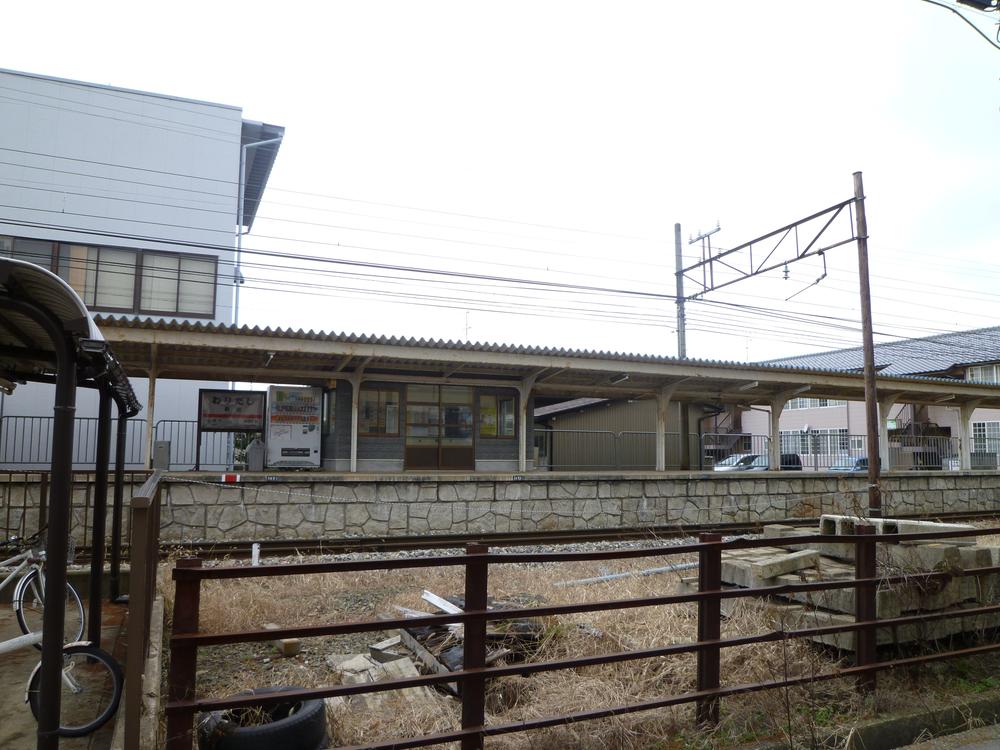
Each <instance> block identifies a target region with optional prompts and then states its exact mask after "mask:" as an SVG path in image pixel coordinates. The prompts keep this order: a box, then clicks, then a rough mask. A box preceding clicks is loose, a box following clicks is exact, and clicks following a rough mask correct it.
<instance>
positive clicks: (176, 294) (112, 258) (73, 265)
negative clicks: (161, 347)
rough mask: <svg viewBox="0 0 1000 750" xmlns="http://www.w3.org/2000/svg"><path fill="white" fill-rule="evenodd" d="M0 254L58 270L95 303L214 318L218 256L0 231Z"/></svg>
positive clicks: (130, 310) (124, 309) (100, 307)
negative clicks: (35, 237) (53, 239)
mask: <svg viewBox="0 0 1000 750" xmlns="http://www.w3.org/2000/svg"><path fill="white" fill-rule="evenodd" d="M0 256H3V257H10V258H16V259H17V260H24V261H28V262H29V263H34V264H36V265H39V266H42V267H43V268H45V269H47V270H50V271H54V272H55V273H57V274H58V275H59V276H60V277H62V279H64V280H65V281H66V283H68V284H69V285H70V286H71V287H73V289H75V290H76V292H77V294H79V295H80V298H81V299H82V300H83V303H84V304H85V305H87V306H88V307H90V308H93V309H97V310H111V311H115V312H128V313H135V312H146V313H160V314H166V315H181V316H189V317H204V318H211V317H214V315H215V287H216V281H217V275H218V273H217V264H218V259H217V258H216V257H215V256H214V255H183V254H178V253H164V252H150V251H141V250H134V249H132V248H119V247H94V246H91V245H74V244H69V243H56V242H50V241H48V240H33V239H24V238H21V237H0Z"/></svg>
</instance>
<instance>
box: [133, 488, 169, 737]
mask: <svg viewBox="0 0 1000 750" xmlns="http://www.w3.org/2000/svg"><path fill="white" fill-rule="evenodd" d="M162 479H163V474H162V473H161V472H159V471H155V472H153V474H151V475H150V477H149V479H147V480H146V483H145V484H143V485H142V488H141V489H140V490H139V492H138V494H137V495H135V496H133V497H132V503H131V513H130V518H131V533H130V537H129V539H130V545H129V560H130V564H131V568H130V570H129V595H128V646H127V653H126V660H125V686H126V689H125V747H126V748H127V750H139V732H140V722H141V718H142V696H143V691H142V689H141V687H142V677H143V671H144V669H145V665H146V657H147V656H148V655H149V634H150V625H151V615H152V611H153V599H154V598H155V595H156V570H157V565H158V563H159V561H160V483H161V481H162ZM149 720H150V721H155V720H156V717H149Z"/></svg>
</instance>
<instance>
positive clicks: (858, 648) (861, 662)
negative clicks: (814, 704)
mask: <svg viewBox="0 0 1000 750" xmlns="http://www.w3.org/2000/svg"><path fill="white" fill-rule="evenodd" d="M854 533H855V534H858V535H859V536H860V537H863V538H860V539H858V540H857V541H856V542H855V543H854V577H855V579H859V578H875V576H876V575H877V574H878V572H877V566H876V563H875V547H876V545H875V527H874V526H871V525H868V524H859V525H858V526H856V527H855V529H854ZM877 616H878V613H877V611H876V608H875V584H874V583H861V584H858V585H857V586H856V587H855V589H854V621H855V622H874V620H875V618H876V617H877ZM875 637H876V633H875V626H874V625H866V626H865V627H863V628H860V629H859V630H857V631H856V635H855V643H854V647H855V648H854V654H855V662H856V664H857V666H859V667H864V666H868V665H869V664H874V663H875V662H876V661H878V656H877V654H876V651H875V646H876V640H875ZM857 690H858V692H859V693H861V694H869V693H872V692H874V691H875V673H874V672H866V673H865V674H862V675H860V676H859V677H858V681H857Z"/></svg>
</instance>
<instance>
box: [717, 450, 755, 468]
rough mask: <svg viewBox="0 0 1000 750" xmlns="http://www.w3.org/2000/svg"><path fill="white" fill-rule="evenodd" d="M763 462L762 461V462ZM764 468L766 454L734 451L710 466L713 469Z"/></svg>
mask: <svg viewBox="0 0 1000 750" xmlns="http://www.w3.org/2000/svg"><path fill="white" fill-rule="evenodd" d="M762 462H763V463H762ZM761 468H763V469H766V468H767V456H762V455H760V454H758V453H734V454H733V455H731V456H728V457H727V458H724V459H723V460H721V461H719V463H717V464H716V465H715V466H713V467H712V470H713V471H751V470H753V469H758V470H759V469H761Z"/></svg>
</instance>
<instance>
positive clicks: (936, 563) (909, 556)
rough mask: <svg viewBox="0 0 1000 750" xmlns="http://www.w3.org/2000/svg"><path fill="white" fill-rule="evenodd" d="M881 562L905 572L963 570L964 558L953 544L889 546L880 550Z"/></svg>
mask: <svg viewBox="0 0 1000 750" xmlns="http://www.w3.org/2000/svg"><path fill="white" fill-rule="evenodd" d="M878 559H879V562H881V563H883V564H884V565H886V566H890V567H893V568H899V569H902V571H903V572H904V573H905V572H914V573H916V572H930V571H939V570H961V568H962V557H961V553H960V552H959V551H958V547H956V546H954V545H952V544H942V543H934V544H887V545H881V546H880V548H879V550H878Z"/></svg>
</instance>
